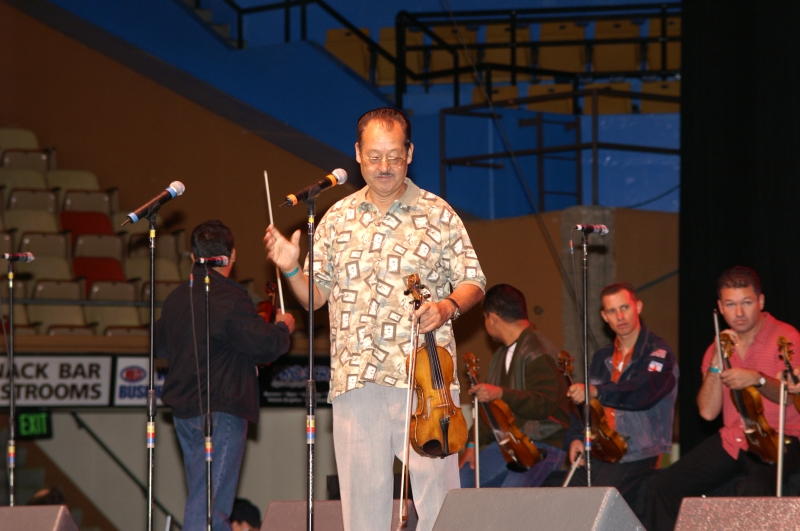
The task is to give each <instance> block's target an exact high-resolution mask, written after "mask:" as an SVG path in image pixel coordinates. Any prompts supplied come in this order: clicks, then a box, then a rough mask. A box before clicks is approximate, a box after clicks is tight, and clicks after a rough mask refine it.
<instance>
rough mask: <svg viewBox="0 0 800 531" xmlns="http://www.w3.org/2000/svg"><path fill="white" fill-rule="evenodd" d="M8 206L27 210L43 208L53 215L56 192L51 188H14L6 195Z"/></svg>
mask: <svg viewBox="0 0 800 531" xmlns="http://www.w3.org/2000/svg"><path fill="white" fill-rule="evenodd" d="M8 208H9V210H10V209H14V208H24V209H28V210H45V211H47V212H50V213H51V214H53V215H55V213H56V194H55V192H53V191H51V190H42V189H35V188H15V189H13V190H11V192H10V193H9V196H8Z"/></svg>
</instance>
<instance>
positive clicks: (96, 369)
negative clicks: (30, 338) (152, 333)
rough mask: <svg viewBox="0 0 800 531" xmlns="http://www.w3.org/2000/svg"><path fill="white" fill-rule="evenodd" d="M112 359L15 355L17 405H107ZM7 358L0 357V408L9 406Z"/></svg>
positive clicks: (106, 357)
mask: <svg viewBox="0 0 800 531" xmlns="http://www.w3.org/2000/svg"><path fill="white" fill-rule="evenodd" d="M112 365H113V364H112V357H111V356H67V355H58V356H24V355H23V356H15V357H14V386H15V388H16V393H15V396H16V404H17V406H20V407H24V406H49V407H65V406H108V405H110V403H111V378H112V374H111V370H112ZM10 375H11V372H10V370H9V366H8V359H7V358H0V406H8V399H9V389H10V387H11V386H10V384H9V376H10Z"/></svg>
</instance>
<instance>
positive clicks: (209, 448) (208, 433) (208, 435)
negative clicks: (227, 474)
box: [150, 262, 214, 531]
mask: <svg viewBox="0 0 800 531" xmlns="http://www.w3.org/2000/svg"><path fill="white" fill-rule="evenodd" d="M203 268H204V269H205V272H206V276H205V291H206V419H205V429H204V433H205V443H206V531H211V511H212V508H213V505H214V501H213V499H212V498H213V496H212V492H211V464H212V463H211V462H212V460H213V458H212V456H213V450H214V445H213V443H212V435H213V431H214V428H213V426H212V424H213V423H212V418H211V300H210V297H209V295H210V293H209V288H210V286H211V277H210V276H209V274H208V262H205V263H203ZM150 291H151V293H152V292H153V290H150Z"/></svg>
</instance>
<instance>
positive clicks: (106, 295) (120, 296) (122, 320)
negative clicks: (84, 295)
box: [84, 281, 147, 335]
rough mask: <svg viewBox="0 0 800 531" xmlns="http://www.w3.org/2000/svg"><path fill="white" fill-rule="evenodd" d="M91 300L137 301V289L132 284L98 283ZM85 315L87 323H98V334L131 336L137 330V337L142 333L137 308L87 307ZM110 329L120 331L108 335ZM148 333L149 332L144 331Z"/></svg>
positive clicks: (92, 290) (91, 293) (95, 285)
mask: <svg viewBox="0 0 800 531" xmlns="http://www.w3.org/2000/svg"><path fill="white" fill-rule="evenodd" d="M89 299H91V300H106V301H109V300H110V301H126V302H134V301H136V287H135V285H134V284H133V283H131V282H107V281H96V282H94V283H93V284H92V288H91V290H90V292H89ZM84 313H85V315H86V322H87V323H92V324H94V323H96V324H97V332H98V333H100V334H104V335H131V333H130V332H131V329H136V335H140V334H141V331H142V322H141V320H140V318H139V311H138V308H137V307H136V306H85V307H84ZM109 327H112V328H115V329H118V330H112V333H111V334H108V329H109ZM144 332H145V333H147V330H146V329H145V330H144Z"/></svg>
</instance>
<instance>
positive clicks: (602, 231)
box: [573, 225, 608, 236]
mask: <svg viewBox="0 0 800 531" xmlns="http://www.w3.org/2000/svg"><path fill="white" fill-rule="evenodd" d="M573 230H579V231H581V232H583V233H584V234H599V235H600V236H605V235H606V234H608V227H606V226H605V225H575V227H574V228H573Z"/></svg>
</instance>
